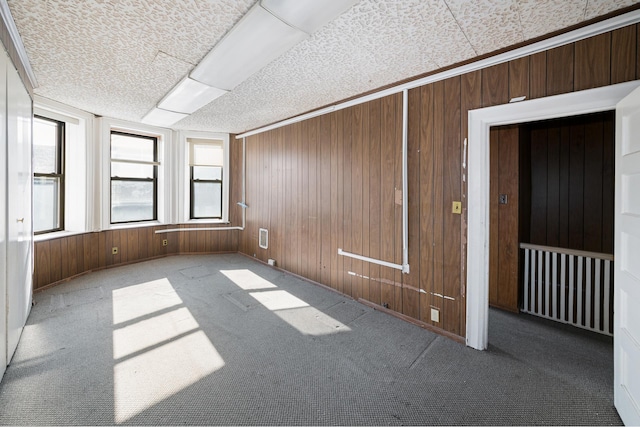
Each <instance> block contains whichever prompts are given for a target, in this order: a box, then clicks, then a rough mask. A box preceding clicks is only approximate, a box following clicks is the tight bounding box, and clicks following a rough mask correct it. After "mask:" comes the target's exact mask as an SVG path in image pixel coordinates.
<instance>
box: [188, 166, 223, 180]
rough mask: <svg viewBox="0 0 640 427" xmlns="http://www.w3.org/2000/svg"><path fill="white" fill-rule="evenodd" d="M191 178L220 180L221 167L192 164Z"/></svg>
mask: <svg viewBox="0 0 640 427" xmlns="http://www.w3.org/2000/svg"><path fill="white" fill-rule="evenodd" d="M193 179H195V180H198V179H202V180H210V181H212V180H218V181H222V168H218V167H211V166H194V167H193Z"/></svg>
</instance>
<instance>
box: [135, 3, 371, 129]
mask: <svg viewBox="0 0 640 427" xmlns="http://www.w3.org/2000/svg"><path fill="white" fill-rule="evenodd" d="M357 1H358V0H261V1H260V2H258V3H256V5H254V6H253V7H252V8H251V9H250V10H249V12H247V14H246V15H245V16H243V17H242V19H241V20H240V21H239V22H238V23H237V24H236V25H235V26H234V27H233V28H232V29H231V30H230V31H229V32H228V33H227V34H226V35H225V36H224V37H223V38H222V40H220V42H218V44H217V45H215V46H214V47H213V49H212V50H211V51H210V52H209V53H208V54H207V55H206V56H205V57H204V59H203V60H202V61H201V62H200V63H199V64H198V65H197V66H196V67H195V68H194V69H193V71H192V72H191V73H190V74H189V76H187V77H185V78H184V79H182V80H181V81H180V83H178V84H177V85H176V86H175V87H174V88H173V89H172V90H171V91H170V92H169V93H168V94H167V95H165V97H164V98H162V100H161V101H160V102H159V103H158V105H157V107H155V108H153V109H152V110H151V111H150V112H149V113H147V115H146V116H144V118H143V119H142V122H143V123H148V124H153V125H157V126H163V127H169V126H172V125H173V124H175V123H176V122H178V121H180V120H182V119H184V118H185V117H187V116H188V115H189V114H192V113H194V112H195V111H197V110H199V109H200V108H202V107H204V106H205V105H207V104H208V103H210V102H211V101H213V100H214V99H216V98H218V97H220V96H222V95H224V94H225V93H227V92H228V91H230V90H233V89H234V88H235V87H236V86H238V85H239V84H240V83H242V82H243V81H245V80H246V79H247V78H249V77H250V76H252V75H253V74H255V73H256V72H258V71H260V70H261V69H262V68H264V67H265V66H266V65H267V64H269V63H270V62H272V61H273V60H275V59H276V58H278V57H279V56H280V55H282V54H283V53H285V52H286V51H288V50H289V49H291V48H292V47H294V46H295V45H297V44H298V43H300V42H301V41H303V40H304V39H306V38H307V37H309V36H310V35H311V34H312V33H314V32H315V31H316V30H318V29H319V28H320V27H322V26H324V25H326V24H327V23H328V22H330V21H332V20H334V19H335V18H336V17H338V16H339V15H340V14H342V13H343V12H345V11H346V10H347V9H349V8H350V7H351V6H353V5H354V4H355V3H356V2H357Z"/></svg>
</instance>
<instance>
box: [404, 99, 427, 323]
mask: <svg viewBox="0 0 640 427" xmlns="http://www.w3.org/2000/svg"><path fill="white" fill-rule="evenodd" d="M420 95H421V92H420V89H419V88H418V89H412V90H410V91H409V94H408V98H409V99H408V102H409V116H408V120H409V123H408V134H407V162H408V180H409V182H408V184H409V185H408V187H409V188H408V190H409V194H408V195H407V197H408V203H409V210H410V211H411V212H418V213H419V212H420V160H421V158H420V120H421V113H422V111H421V101H422V100H421V96H420ZM408 227H409V235H410V236H412V238H411V239H409V265H410V266H411V272H410V273H409V274H408V275H405V276H404V277H403V279H404V280H403V284H404V287H403V291H404V293H403V299H402V306H403V313H404V314H406V315H407V316H410V317H413V318H415V319H420V318H421V316H420V303H421V298H420V293H419V292H420V240H421V233H420V215H412V216H411V217H410V218H409V224H408Z"/></svg>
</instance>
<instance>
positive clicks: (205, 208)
mask: <svg viewBox="0 0 640 427" xmlns="http://www.w3.org/2000/svg"><path fill="white" fill-rule="evenodd" d="M187 141H188V143H189V169H190V171H189V172H190V182H191V185H190V201H191V206H190V215H189V218H191V219H205V218H206V219H209V218H210V219H222V193H223V188H222V182H223V179H222V178H223V173H222V172H223V165H224V145H223V141H218V140H209V139H196V138H190V139H188V140H187Z"/></svg>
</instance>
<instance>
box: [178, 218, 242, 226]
mask: <svg viewBox="0 0 640 427" xmlns="http://www.w3.org/2000/svg"><path fill="white" fill-rule="evenodd" d="M182 224H226V225H229V224H231V222H229V221H225V220H223V219H207V218H202V219H190V220H187V221H185V222H183V223H182Z"/></svg>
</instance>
